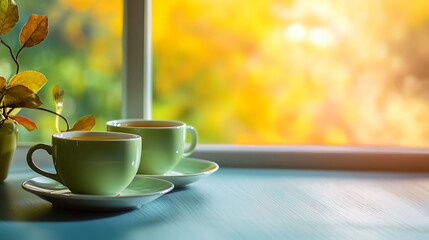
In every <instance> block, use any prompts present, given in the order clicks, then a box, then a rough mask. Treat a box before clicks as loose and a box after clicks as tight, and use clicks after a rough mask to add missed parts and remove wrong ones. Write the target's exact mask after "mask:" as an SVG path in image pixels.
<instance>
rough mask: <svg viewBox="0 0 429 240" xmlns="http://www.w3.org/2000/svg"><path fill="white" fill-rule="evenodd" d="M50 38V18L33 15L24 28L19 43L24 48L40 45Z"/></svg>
mask: <svg viewBox="0 0 429 240" xmlns="http://www.w3.org/2000/svg"><path fill="white" fill-rule="evenodd" d="M47 36H48V17H47V16H39V15H37V14H32V15H31V16H30V18H29V19H28V21H27V23H26V24H25V25H24V26H23V27H22V29H21V33H20V35H19V41H20V42H21V44H22V46H24V47H32V46H34V45H37V44H39V43H40V42H42V41H43V40H45V38H46V37H47Z"/></svg>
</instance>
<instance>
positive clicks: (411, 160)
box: [15, 144, 429, 172]
mask: <svg viewBox="0 0 429 240" xmlns="http://www.w3.org/2000/svg"><path fill="white" fill-rule="evenodd" d="M29 147H30V144H20V146H18V149H17V152H16V155H15V161H16V160H18V161H20V160H22V161H25V156H26V153H27V151H28V148H29ZM35 157H36V160H37V161H42V162H43V161H46V160H47V159H46V158H47V157H46V155H43V154H36V155H35ZM191 157H195V158H201V159H208V160H212V161H215V162H217V163H218V164H219V165H220V166H221V167H244V168H287V169H325V170H362V171H412V172H429V149H428V148H406V147H356V146H353V147H351V146H243V145H205V144H200V145H199V146H198V147H197V149H196V151H195V152H194V154H193V155H192V156H191ZM48 159H49V158H48Z"/></svg>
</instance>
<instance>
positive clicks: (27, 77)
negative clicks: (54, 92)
mask: <svg viewBox="0 0 429 240" xmlns="http://www.w3.org/2000/svg"><path fill="white" fill-rule="evenodd" d="M47 81H48V80H47V79H46V77H45V76H44V75H43V74H42V73H40V72H37V71H25V72H20V73H18V74H16V75H15V76H13V77H12V79H10V82H9V84H8V85H7V87H6V88H10V87H12V86H17V85H23V86H25V87H27V88H28V89H30V90H31V91H33V92H34V93H37V92H38V91H39V90H40V89H41V88H42V87H43V85H45V83H46V82H47Z"/></svg>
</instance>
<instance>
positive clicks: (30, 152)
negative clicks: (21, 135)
mask: <svg viewBox="0 0 429 240" xmlns="http://www.w3.org/2000/svg"><path fill="white" fill-rule="evenodd" d="M38 149H43V150H45V151H46V152H47V153H48V154H49V155H51V156H52V146H49V145H46V144H36V145H34V146H32V147H30V149H29V150H28V153H27V164H28V166H29V167H30V168H31V169H33V171H35V172H37V173H38V174H40V175H43V176H45V177H48V178H51V179H54V180H56V181H58V182H60V183H62V181H61V178H60V176H59V175H58V174H57V173H50V172H48V171H45V170H43V169H41V168H39V167H38V166H36V164H35V163H34V161H33V158H32V157H33V153H34V152H35V151H36V150H38Z"/></svg>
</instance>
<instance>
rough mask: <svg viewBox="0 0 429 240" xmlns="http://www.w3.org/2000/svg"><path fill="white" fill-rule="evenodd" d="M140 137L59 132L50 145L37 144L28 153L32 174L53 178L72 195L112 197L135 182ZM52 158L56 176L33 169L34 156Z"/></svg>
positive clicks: (118, 134)
mask: <svg viewBox="0 0 429 240" xmlns="http://www.w3.org/2000/svg"><path fill="white" fill-rule="evenodd" d="M141 141H142V140H141V137H140V136H138V135H135V134H127V133H114V132H90V131H76V132H62V133H56V134H54V135H52V146H49V145H46V144H36V145H34V146H32V147H31V148H30V150H29V151H28V153H27V163H28V165H29V166H30V168H31V169H33V170H34V171H35V172H37V173H39V174H41V175H43V176H46V177H48V178H52V179H54V180H56V181H58V182H60V183H62V184H63V185H64V186H66V187H67V188H68V189H69V190H70V191H71V192H72V193H75V194H88V195H109V196H114V195H117V194H119V193H120V192H121V191H122V190H124V189H125V188H126V187H127V186H128V185H129V184H130V183H131V181H132V180H133V179H134V177H135V175H136V173H137V170H138V167H139V164H140V154H141ZM38 149H43V150H45V151H46V152H48V153H49V154H50V155H52V159H53V163H54V166H55V170H56V173H51V172H48V171H45V170H43V169H41V168H40V167H38V166H36V164H35V163H34V161H33V158H32V156H33V153H34V152H35V151H36V150H38Z"/></svg>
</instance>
